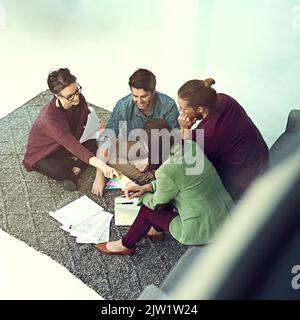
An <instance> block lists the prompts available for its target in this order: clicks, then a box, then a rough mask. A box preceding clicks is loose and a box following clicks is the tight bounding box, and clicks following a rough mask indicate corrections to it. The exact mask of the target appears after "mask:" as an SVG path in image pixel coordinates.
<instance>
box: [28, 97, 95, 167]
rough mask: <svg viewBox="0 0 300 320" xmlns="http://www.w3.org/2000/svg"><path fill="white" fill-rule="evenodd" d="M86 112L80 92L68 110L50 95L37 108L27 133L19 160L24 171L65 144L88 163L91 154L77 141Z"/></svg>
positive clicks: (85, 105)
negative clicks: (35, 115) (42, 104)
mask: <svg viewBox="0 0 300 320" xmlns="http://www.w3.org/2000/svg"><path fill="white" fill-rule="evenodd" d="M89 113H90V111H89V109H88V106H87V103H86V101H85V98H84V96H83V95H80V101H79V104H78V105H77V106H73V107H71V108H70V109H68V110H65V109H63V108H62V107H57V106H56V98H53V99H52V100H51V101H50V102H49V103H48V104H47V105H46V106H45V107H44V108H43V109H42V110H41V112H40V114H39V116H38V117H37V119H36V120H35V122H34V124H33V126H32V128H31V130H30V133H29V137H28V142H27V147H26V153H25V155H24V160H23V164H24V166H25V168H26V169H27V170H28V171H31V170H34V165H35V164H36V163H37V162H38V161H39V160H41V159H44V158H45V157H46V156H48V155H50V154H52V153H54V152H56V151H58V150H59V149H60V148H61V147H64V148H66V149H67V150H68V151H70V152H71V153H72V154H73V155H74V156H76V157H78V158H79V159H81V160H82V161H84V162H86V163H89V159H90V158H91V157H92V156H94V154H93V153H92V152H91V151H89V150H88V149H86V148H85V147H84V146H83V145H81V144H80V143H79V141H78V140H79V139H80V137H81V135H82V133H83V130H84V126H85V125H86V121H87V116H88V114H89Z"/></svg>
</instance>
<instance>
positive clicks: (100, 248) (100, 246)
mask: <svg viewBox="0 0 300 320" xmlns="http://www.w3.org/2000/svg"><path fill="white" fill-rule="evenodd" d="M106 245H107V242H102V243H98V244H96V245H95V247H96V249H97V250H98V251H100V252H102V253H106V254H112V255H114V254H115V255H123V256H126V255H129V256H131V255H133V254H134V251H135V250H134V249H124V250H121V251H110V250H108V249H107V247H106Z"/></svg>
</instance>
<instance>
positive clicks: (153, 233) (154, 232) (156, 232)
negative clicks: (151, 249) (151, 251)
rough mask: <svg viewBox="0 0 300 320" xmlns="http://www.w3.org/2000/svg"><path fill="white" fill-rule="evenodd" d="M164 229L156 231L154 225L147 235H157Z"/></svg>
mask: <svg viewBox="0 0 300 320" xmlns="http://www.w3.org/2000/svg"><path fill="white" fill-rule="evenodd" d="M162 233H163V232H162V231H156V230H155V229H154V228H153V227H151V229H150V230H149V231H148V233H147V236H155V235H160V234H162Z"/></svg>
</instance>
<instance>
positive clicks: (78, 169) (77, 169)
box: [72, 167, 81, 176]
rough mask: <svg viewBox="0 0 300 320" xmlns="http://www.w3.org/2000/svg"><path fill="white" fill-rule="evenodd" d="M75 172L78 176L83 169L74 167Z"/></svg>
mask: <svg viewBox="0 0 300 320" xmlns="http://www.w3.org/2000/svg"><path fill="white" fill-rule="evenodd" d="M72 171H73V173H74V174H75V176H78V175H79V173H80V172H81V169H80V168H78V167H73V168H72Z"/></svg>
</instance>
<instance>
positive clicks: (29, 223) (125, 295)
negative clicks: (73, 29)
mask: <svg viewBox="0 0 300 320" xmlns="http://www.w3.org/2000/svg"><path fill="white" fill-rule="evenodd" d="M51 98H52V95H51V94H50V92H49V91H44V92H42V93H41V94H39V95H38V96H36V97H35V98H33V99H32V100H30V101H29V102H27V103H26V104H25V105H23V106H22V107H20V108H19V109H17V110H16V111H14V112H13V113H11V114H9V115H8V116H6V117H5V118H3V119H0V136H1V141H0V228H2V229H3V230H4V231H6V232H7V233H9V234H10V235H12V236H14V237H16V238H18V239H20V240H22V241H24V242H25V243H27V244H28V245H30V246H31V247H33V248H34V249H36V250H37V251H40V252H42V253H44V254H46V255H48V256H50V257H51V258H52V259H53V260H55V261H57V262H58V263H60V264H62V265H63V266H64V267H66V268H67V269H68V270H69V271H70V272H71V273H73V274H74V275H75V276H76V277H77V278H79V279H81V280H82V281H83V282H84V283H85V284H86V285H88V286H89V287H91V288H92V289H94V290H95V291H96V292H98V293H99V294H100V295H101V296H102V297H103V298H105V299H118V300H123V299H136V298H137V297H138V296H139V294H140V293H141V291H142V290H143V289H144V287H145V286H146V285H149V284H154V285H156V286H159V285H160V284H161V282H162V281H163V280H164V278H165V277H166V275H167V274H168V272H169V271H170V269H171V268H172V266H173V265H174V264H175V263H176V262H177V261H178V259H179V258H180V256H181V255H182V254H183V253H184V252H185V251H186V249H187V248H186V247H185V246H183V245H180V244H179V243H178V242H176V241H175V240H174V239H173V238H172V237H171V236H167V238H166V240H165V241H160V242H155V241H152V240H151V239H148V238H144V239H142V241H140V242H139V243H138V246H137V250H136V253H135V254H134V255H133V256H131V257H129V256H109V255H104V254H101V253H99V252H98V251H97V250H96V249H95V247H94V245H93V244H77V243H76V242H75V238H73V237H71V236H69V234H68V233H67V232H65V231H63V230H62V229H60V227H59V223H58V222H56V221H55V220H54V219H53V218H51V217H50V216H49V214H48V213H49V211H50V210H56V209H58V208H60V207H62V206H63V205H65V204H67V203H69V202H71V201H73V200H75V199H77V198H79V197H80V196H82V195H87V196H88V197H90V198H91V199H92V200H94V201H95V202H97V203H98V204H99V205H100V206H102V207H104V209H105V210H107V211H109V212H111V213H113V199H114V197H115V196H117V195H119V194H121V192H119V191H118V192H116V191H108V192H106V194H105V196H104V197H99V198H98V197H96V196H94V195H92V193H91V186H92V182H93V178H94V174H95V169H94V168H91V167H90V168H88V169H87V170H86V171H85V172H84V173H83V174H82V175H81V177H80V179H79V190H78V191H75V192H68V191H65V190H64V189H63V186H62V183H60V182H57V181H54V180H51V179H48V178H46V177H45V176H43V175H41V174H39V173H37V172H27V171H26V169H25V168H24V167H23V165H22V159H23V155H24V152H25V147H26V142H27V137H28V133H29V130H30V128H31V125H32V123H33V121H34V120H35V119H36V117H37V115H38V114H39V112H40V110H41V108H42V107H43V106H44V105H45V104H46V103H47V102H48V101H49V100H50V99H51ZM90 105H91V104H90ZM91 106H92V107H94V109H95V110H96V113H97V114H98V116H99V118H102V119H103V120H104V121H106V120H107V118H108V116H109V114H110V112H109V111H107V110H105V109H101V108H99V107H96V106H94V105H91ZM125 232H126V228H124V227H115V226H114V220H112V222H111V227H110V239H111V240H116V239H119V238H120V237H121V236H122V234H124V233H125ZM0 259H1V258H0ZM20 263H21V262H20Z"/></svg>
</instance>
